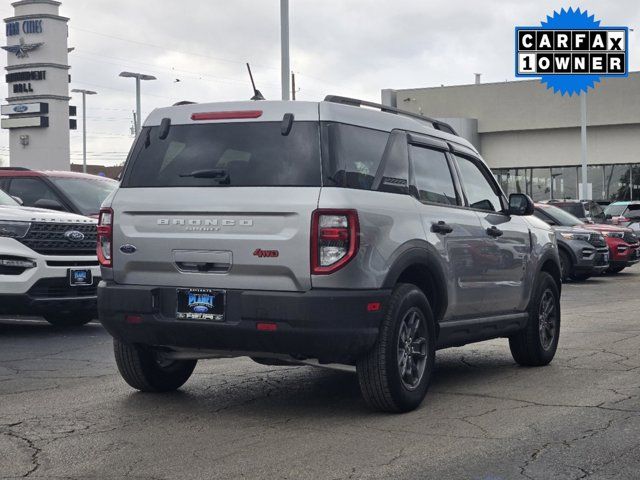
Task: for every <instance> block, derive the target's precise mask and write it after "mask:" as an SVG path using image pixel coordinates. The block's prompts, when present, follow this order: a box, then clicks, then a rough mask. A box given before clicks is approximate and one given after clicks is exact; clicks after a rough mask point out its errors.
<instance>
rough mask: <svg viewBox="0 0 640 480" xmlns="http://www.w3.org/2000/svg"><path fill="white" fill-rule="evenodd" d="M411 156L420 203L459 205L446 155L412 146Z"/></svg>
mask: <svg viewBox="0 0 640 480" xmlns="http://www.w3.org/2000/svg"><path fill="white" fill-rule="evenodd" d="M409 156H410V158H411V162H412V165H413V174H414V177H415V182H416V188H417V189H418V196H419V198H420V201H421V202H427V203H440V204H443V205H458V198H457V196H456V189H455V186H454V184H453V177H452V176H451V170H450V169H449V163H448V161H447V157H446V155H445V153H444V152H441V151H439V150H432V149H430V148H424V147H418V146H415V145H411V146H410V147H409Z"/></svg>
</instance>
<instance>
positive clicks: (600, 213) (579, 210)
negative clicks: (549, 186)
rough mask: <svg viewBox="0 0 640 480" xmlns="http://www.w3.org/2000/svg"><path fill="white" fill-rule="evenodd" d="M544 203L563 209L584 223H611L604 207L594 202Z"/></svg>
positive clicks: (562, 201)
mask: <svg viewBox="0 0 640 480" xmlns="http://www.w3.org/2000/svg"><path fill="white" fill-rule="evenodd" d="M542 203H548V204H549V205H554V206H556V207H558V208H561V209H562V210H564V211H566V212H569V213H570V214H571V215H573V216H574V217H578V218H579V219H580V220H582V221H583V223H609V222H608V219H607V216H606V214H605V213H604V210H603V208H602V206H601V205H600V204H599V203H598V202H595V201H593V200H546V201H544V202H542Z"/></svg>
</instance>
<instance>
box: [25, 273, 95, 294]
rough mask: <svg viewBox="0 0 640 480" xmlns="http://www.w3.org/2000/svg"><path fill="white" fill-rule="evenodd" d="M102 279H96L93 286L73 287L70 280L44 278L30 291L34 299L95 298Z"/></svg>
mask: <svg viewBox="0 0 640 480" xmlns="http://www.w3.org/2000/svg"><path fill="white" fill-rule="evenodd" d="M98 282H100V278H98V277H94V279H93V285H90V286H73V287H72V286H71V285H69V279H68V278H66V277H63V278H43V279H41V280H38V281H37V282H36V283H35V284H34V285H33V287H31V289H30V290H29V293H28V294H29V296H30V297H32V298H68V297H95V296H96V295H97V293H98Z"/></svg>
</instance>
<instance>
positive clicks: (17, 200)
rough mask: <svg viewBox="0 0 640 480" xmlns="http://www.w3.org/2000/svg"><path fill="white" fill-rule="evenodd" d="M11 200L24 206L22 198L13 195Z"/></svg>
mask: <svg viewBox="0 0 640 480" xmlns="http://www.w3.org/2000/svg"><path fill="white" fill-rule="evenodd" d="M11 198H13V199H14V200H15V201H16V202H18V203H19V204H20V205H24V202H23V201H22V199H21V198H20V197H16V196H15V195H11Z"/></svg>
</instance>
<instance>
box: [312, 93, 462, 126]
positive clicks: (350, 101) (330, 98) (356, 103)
mask: <svg viewBox="0 0 640 480" xmlns="http://www.w3.org/2000/svg"><path fill="white" fill-rule="evenodd" d="M324 101H325V102H331V103H340V104H342V105H351V106H352V107H372V108H379V109H380V111H381V112H385V113H394V114H396V115H403V116H405V117H411V118H415V119H417V120H422V121H423V122H428V123H430V124H431V125H432V126H433V128H435V129H436V130H440V131H443V132H446V133H451V134H453V135H458V133H457V132H456V131H455V130H454V128H453V127H452V126H451V125H449V124H448V123H446V122H441V121H440V120H436V119H435V118H431V117H425V116H424V115H418V114H417V113H412V112H407V111H406V110H400V109H398V108H395V107H390V106H388V105H382V104H381V103H374V102H368V101H366V100H358V99H357V98H349V97H341V96H339V95H327V96H326V97H324Z"/></svg>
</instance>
